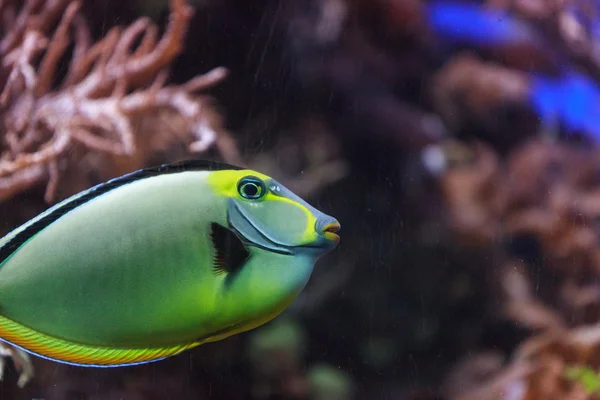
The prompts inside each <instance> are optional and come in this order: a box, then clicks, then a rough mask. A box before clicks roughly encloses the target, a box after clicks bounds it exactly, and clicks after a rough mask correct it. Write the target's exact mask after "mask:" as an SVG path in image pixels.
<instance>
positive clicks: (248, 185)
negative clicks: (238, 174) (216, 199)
mask: <svg viewBox="0 0 600 400" xmlns="http://www.w3.org/2000/svg"><path fill="white" fill-rule="evenodd" d="M238 193H239V194H240V196H242V197H243V198H245V199H248V200H258V199H260V198H261V197H262V196H264V194H265V193H266V188H265V184H264V183H263V181H261V180H260V179H258V178H256V177H254V176H247V177H245V178H242V179H240V181H239V183H238Z"/></svg>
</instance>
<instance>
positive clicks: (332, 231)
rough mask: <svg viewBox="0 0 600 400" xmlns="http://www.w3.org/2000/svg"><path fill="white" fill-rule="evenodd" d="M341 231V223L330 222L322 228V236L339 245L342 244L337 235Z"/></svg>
mask: <svg viewBox="0 0 600 400" xmlns="http://www.w3.org/2000/svg"><path fill="white" fill-rule="evenodd" d="M340 229H341V225H340V223H339V222H337V221H335V222H330V223H328V224H327V225H325V226H324V227H323V228H322V230H321V236H323V237H324V238H325V239H327V240H331V241H332V242H335V243H336V244H337V243H339V242H340V236H339V235H338V234H337V232H338V231H339V230H340Z"/></svg>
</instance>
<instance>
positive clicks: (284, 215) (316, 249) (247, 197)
mask: <svg viewBox="0 0 600 400" xmlns="http://www.w3.org/2000/svg"><path fill="white" fill-rule="evenodd" d="M211 184H212V186H213V188H215V189H216V191H217V192H218V193H220V194H222V195H224V196H225V197H226V198H227V218H228V223H229V226H230V228H231V229H233V230H234V231H235V232H236V233H237V234H238V235H239V236H240V237H241V238H242V239H243V240H244V241H245V243H246V244H248V245H250V246H256V247H259V248H262V249H266V250H269V251H272V252H275V253H282V254H289V255H305V256H309V257H314V258H319V257H321V256H323V255H324V254H326V253H328V252H329V251H331V250H332V249H334V248H335V247H336V246H337V244H338V243H339V240H340V238H339V236H338V235H337V233H336V232H337V231H338V230H339V229H340V223H339V222H338V221H337V220H336V219H335V218H334V217H332V216H329V215H327V214H325V213H323V212H321V211H319V210H317V209H316V208H315V207H313V206H311V205H310V204H308V203H307V202H306V201H305V200H303V199H302V198H300V197H299V196H298V195H296V194H295V193H293V192H292V191H291V190H289V189H288V188H286V187H285V186H283V185H282V184H281V183H279V182H278V181H276V180H275V179H273V178H271V177H269V176H267V175H264V174H262V173H260V172H257V171H253V170H249V169H247V170H239V171H217V172H214V173H213V175H212V176H211Z"/></svg>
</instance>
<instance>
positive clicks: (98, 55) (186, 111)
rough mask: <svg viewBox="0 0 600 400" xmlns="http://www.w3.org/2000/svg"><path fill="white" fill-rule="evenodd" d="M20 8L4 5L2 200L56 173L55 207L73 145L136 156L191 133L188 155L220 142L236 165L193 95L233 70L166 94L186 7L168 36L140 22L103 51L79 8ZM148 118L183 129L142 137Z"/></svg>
mask: <svg viewBox="0 0 600 400" xmlns="http://www.w3.org/2000/svg"><path fill="white" fill-rule="evenodd" d="M17 4H19V2H14V1H1V2H0V19H1V20H2V23H1V24H0V89H1V91H0V93H1V94H0V132H1V133H2V139H3V140H2V146H3V151H2V155H1V161H0V176H1V178H0V198H2V199H6V198H8V197H10V196H12V195H14V194H16V193H18V192H20V191H22V190H24V189H27V188H28V187H30V186H32V185H33V184H34V183H36V182H39V181H41V180H42V179H44V178H45V177H46V176H48V175H49V182H48V184H47V190H46V200H47V201H51V200H52V198H53V197H54V193H55V191H56V188H57V183H58V179H59V174H60V171H61V169H64V168H66V166H68V165H69V159H73V158H74V157H73V156H72V154H73V153H77V152H74V149H73V148H74V147H79V148H83V149H85V152H102V153H107V154H112V155H115V156H128V157H132V156H135V155H139V153H140V152H139V151H138V149H139V147H141V146H144V145H145V144H144V142H147V143H149V142H151V141H152V140H153V139H152V136H153V135H154V136H161V137H175V136H178V135H179V136H181V135H182V132H184V133H187V134H189V135H188V136H191V137H180V138H178V140H183V141H187V142H191V143H189V150H191V151H195V152H201V151H204V150H206V149H208V148H209V147H210V146H211V145H213V143H215V141H216V142H217V144H221V146H220V147H221V150H223V152H224V153H225V156H229V158H235V156H236V155H235V150H234V149H232V147H231V145H230V142H231V141H230V139H229V138H228V136H227V134H226V133H225V132H224V131H223V130H222V128H221V127H220V126H219V122H220V121H219V120H218V119H215V118H214V117H215V113H214V111H212V110H211V107H210V102H209V99H208V98H206V97H202V96H198V95H196V94H195V93H197V92H199V91H202V90H204V89H207V88H209V87H211V86H213V85H214V84H215V83H217V82H219V81H220V80H221V79H222V78H223V77H224V76H225V74H226V71H225V69H223V68H216V69H214V70H212V71H210V72H208V73H207V74H205V75H201V76H197V77H196V78H194V79H192V80H190V81H189V82H187V83H185V84H183V85H180V86H175V85H169V86H165V84H166V81H167V78H168V67H169V64H170V63H171V62H172V61H173V59H174V58H175V57H176V56H177V55H178V54H179V52H180V51H181V46H182V43H183V38H184V35H185V33H186V30H187V28H188V22H189V19H190V17H191V15H192V9H191V8H190V7H189V6H188V5H186V4H185V1H184V0H172V1H171V12H170V19H169V23H168V26H167V28H166V31H165V33H164V34H163V35H162V37H159V29H158V27H157V26H156V25H154V24H153V23H152V22H151V21H150V20H149V19H148V18H140V19H138V20H137V21H136V22H135V23H133V24H132V25H130V26H128V27H126V28H123V27H114V28H112V29H111V30H110V31H109V32H108V33H107V34H106V36H105V37H104V38H103V39H101V40H99V41H97V42H95V43H94V42H93V40H92V37H91V34H90V30H89V28H88V26H87V23H86V20H85V18H84V17H83V14H82V13H81V12H80V9H81V2H80V1H70V0H58V1H39V0H27V1H25V3H24V4H23V5H22V7H18V6H17ZM64 64H67V66H68V67H67V68H66V72H64V73H63V70H64ZM141 117H144V118H146V119H148V118H150V119H153V120H156V119H161V118H163V119H164V118H170V119H171V120H173V119H178V120H179V123H178V124H177V127H176V128H175V129H172V130H171V131H169V130H168V129H166V130H165V131H162V130H161V131H160V132H152V131H151V130H150V132H148V131H146V132H142V131H141V130H140V129H139V126H138V125H139V124H140V122H139V121H140V118H141ZM173 124H175V122H172V123H171V124H162V125H163V128H164V127H168V125H173ZM146 126H149V125H148V124H146ZM217 131H219V135H218V134H217ZM218 136H219V137H218ZM217 139H219V140H217ZM227 145H229V146H227Z"/></svg>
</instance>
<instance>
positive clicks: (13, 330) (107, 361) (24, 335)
mask: <svg viewBox="0 0 600 400" xmlns="http://www.w3.org/2000/svg"><path fill="white" fill-rule="evenodd" d="M0 338H1V339H2V340H3V341H5V342H8V343H10V344H13V345H15V346H17V347H20V348H22V349H23V350H25V351H28V352H30V353H32V354H34V355H37V356H40V357H43V358H48V359H51V360H53V361H58V362H63V363H67V364H75V365H81V366H98V367H116V366H122V365H131V364H141V363H146V362H151V361H156V360H160V359H163V358H166V357H169V356H173V355H175V354H178V353H181V352H182V351H184V350H187V349H190V348H192V347H196V346H198V345H199V344H200V343H197V342H196V343H190V344H184V345H176V346H167V347H155V348H111V347H98V346H88V345H82V344H78V343H72V342H69V341H66V340H62V339H57V338H53V337H51V336H48V335H45V334H43V333H40V332H37V331H34V330H33V329H30V328H27V327H26V326H24V325H21V324H19V323H17V322H14V321H12V320H10V319H8V318H5V317H2V316H0Z"/></svg>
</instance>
